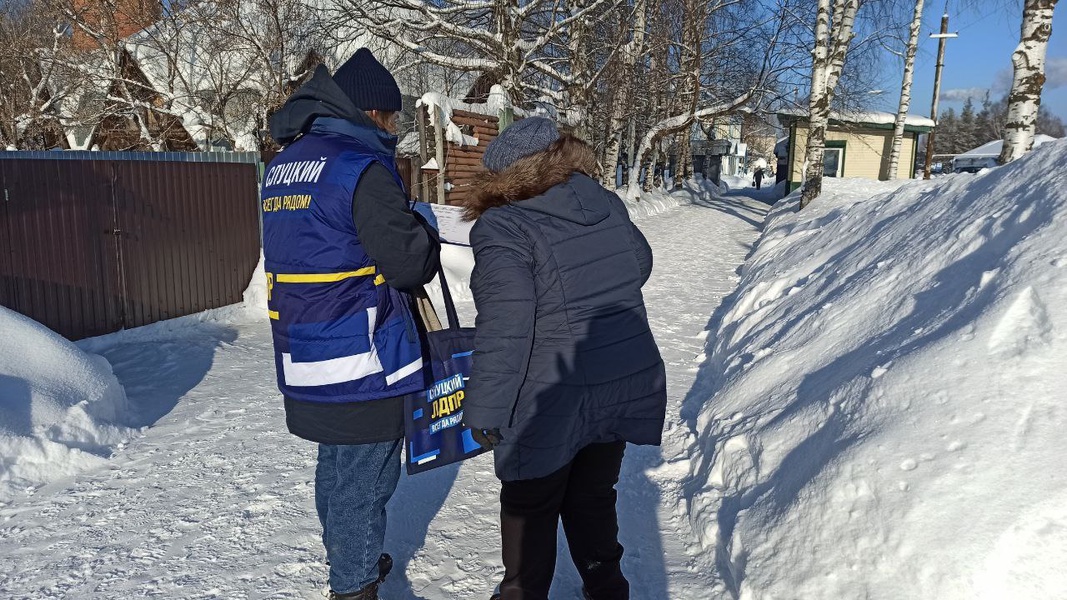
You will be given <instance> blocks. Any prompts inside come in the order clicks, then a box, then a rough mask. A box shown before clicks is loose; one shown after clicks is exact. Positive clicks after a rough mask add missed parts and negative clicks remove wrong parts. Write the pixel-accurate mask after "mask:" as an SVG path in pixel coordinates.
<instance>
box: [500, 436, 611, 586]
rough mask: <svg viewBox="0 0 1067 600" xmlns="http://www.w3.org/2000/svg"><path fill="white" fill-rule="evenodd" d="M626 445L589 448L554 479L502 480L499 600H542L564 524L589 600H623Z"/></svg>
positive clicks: (556, 474) (604, 445)
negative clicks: (621, 489)
mask: <svg viewBox="0 0 1067 600" xmlns="http://www.w3.org/2000/svg"><path fill="white" fill-rule="evenodd" d="M625 449H626V443H625V442H612V443H609V444H592V445H589V446H586V447H585V448H583V449H582V450H580V451H579V452H578V455H577V456H575V457H574V460H572V461H571V462H570V464H568V465H566V466H564V467H563V468H562V469H560V470H558V471H556V472H555V473H552V474H551V475H548V476H545V477H540V478H537V479H526V480H521V481H505V482H503V484H502V487H501V490H500V533H501V537H502V538H503V541H502V547H501V549H502V554H503V560H504V580H503V581H502V582H501V583H500V595H501V600H547V598H548V589H549V587H551V585H552V575H553V573H554V572H555V569H556V526H557V523H558V522H559V520H560V519H562V520H563V531H564V533H565V534H566V536H567V545H568V546H569V547H570V551H571V558H572V559H573V560H574V566H575V567H577V568H578V574H579V575H581V577H582V582H583V584H584V585H585V590H586V593H587V594H588V595H589V597H590V598H592V599H593V600H628V599H629V597H630V584H629V582H627V581H626V578H625V577H624V576H623V574H622V569H621V568H620V566H619V561H620V560H621V559H622V552H623V548H622V546H621V545H620V544H619V518H618V515H617V514H616V512H615V501H616V499H617V494H616V492H615V484H616V483H618V482H619V470H620V469H621V467H622V455H623V451H624V450H625Z"/></svg>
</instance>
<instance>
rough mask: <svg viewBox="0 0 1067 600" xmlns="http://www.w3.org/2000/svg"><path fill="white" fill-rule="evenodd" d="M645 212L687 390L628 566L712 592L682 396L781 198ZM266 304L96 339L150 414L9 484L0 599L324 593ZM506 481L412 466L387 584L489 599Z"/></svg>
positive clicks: (637, 511) (657, 463)
mask: <svg viewBox="0 0 1067 600" xmlns="http://www.w3.org/2000/svg"><path fill="white" fill-rule="evenodd" d="M689 202H695V203H694V204H689ZM630 209H631V213H632V214H634V215H635V218H636V219H637V222H638V223H639V225H640V226H641V227H642V229H643V230H644V231H645V233H646V235H647V236H648V238H649V240H650V242H651V244H652V246H653V249H654V251H655V256H656V267H655V272H654V274H653V277H652V279H651V280H650V282H649V283H648V285H647V286H646V288H645V293H646V298H647V301H648V304H649V314H650V319H651V321H652V324H653V328H654V330H655V332H656V335H657V339H658V340H659V342H660V344H661V346H662V348H663V355H664V358H665V359H666V360H667V362H668V374H669V376H670V381H671V384H670V385H671V387H670V393H671V403H672V404H671V417H670V419H669V423H670V424H669V428H670V429H669V431H668V433H667V436H666V444H665V446H664V447H663V448H662V449H660V448H631V449H630V450H629V452H628V456H627V459H626V463H625V465H624V473H623V477H622V479H623V482H622V485H621V497H622V500H621V502H620V513H621V519H622V523H623V525H622V529H623V532H622V539H623V543H624V544H625V546H626V547H627V554H626V559H625V568H626V570H627V571H628V572H629V573H630V574H631V575H632V578H633V584H634V590H635V591H634V597H635V598H668V597H669V598H682V599H685V598H690V599H694V600H695V599H699V598H706V590H707V589H708V586H709V585H711V584H712V583H713V581H714V579H713V574H712V573H711V572H710V571H709V568H708V567H709V565H708V564H707V563H706V562H704V557H705V553H703V552H702V550H701V548H700V547H699V546H697V545H694V544H693V543H692V541H693V540H694V539H695V537H694V536H693V534H692V532H691V531H690V530H689V522H688V520H687V519H686V516H685V513H684V506H685V502H684V490H683V489H682V488H681V483H682V480H683V478H684V475H685V474H686V468H685V464H686V463H685V462H684V458H685V454H686V448H687V444H688V436H687V428H686V427H685V426H684V424H683V423H682V421H681V418H680V417H679V415H678V411H679V408H680V405H681V401H682V399H683V398H684V397H685V394H686V391H687V390H688V389H689V388H690V387H691V385H692V382H693V377H694V375H695V372H696V366H697V364H698V362H699V360H700V357H699V356H698V355H699V354H700V352H701V349H702V347H703V339H704V337H703V331H704V329H705V326H706V324H707V318H708V315H710V314H711V312H712V311H713V310H714V308H715V306H716V304H717V303H718V301H719V299H720V298H722V297H723V296H725V295H726V294H728V293H729V292H730V291H731V290H732V289H733V287H734V284H735V283H736V275H735V271H736V269H737V267H738V266H739V265H740V264H741V262H742V261H743V259H744V257H745V256H746V255H747V254H748V252H749V250H750V247H751V244H752V242H753V241H754V240H755V238H756V235H757V227H758V225H759V223H760V222H761V221H762V220H763V217H764V214H765V213H766V210H767V206H766V205H764V204H761V203H758V202H754V201H751V200H747V199H744V198H718V199H711V198H709V197H708V196H707V193H706V190H704V189H702V188H701V187H700V186H691V187H688V188H686V189H685V190H682V191H680V192H678V193H676V194H674V195H673V197H667V196H665V195H663V194H661V193H656V194H654V195H653V196H651V197H646V198H645V199H644V200H642V201H641V202H640V203H637V204H636V205H634V204H631V206H630ZM464 252H467V254H468V256H469V251H465V250H464V249H461V248H455V247H451V248H449V249H448V250H447V258H446V262H447V263H448V271H449V275H450V276H452V279H454V280H456V281H453V288H454V291H455V292H457V294H456V295H457V296H458V297H459V298H460V307H459V308H460V312H461V317H462V318H463V319H464V320H465V321H468V322H469V321H471V320H472V319H473V305H472V303H471V302H470V300H469V293H466V294H464V288H465V282H463V281H462V278H463V277H464V274H465V271H466V270H468V269H469V263H468V262H466V261H467V260H469V259H468V258H467V256H465V255H464ZM253 281H254V282H258V281H262V274H259V275H257V276H256V277H255V278H254V279H253ZM261 307H262V285H259V284H257V285H253V286H251V287H250V289H249V293H248V297H247V298H246V302H245V304H244V305H237V306H234V307H229V308H226V309H221V310H218V311H210V312H209V313H205V314H202V315H196V316H193V317H187V318H184V319H176V320H174V321H168V322H164V323H158V324H155V325H151V326H148V327H144V328H139V329H135V330H130V331H126V332H122V333H119V334H115V335H111V336H105V337H103V338H97V339H94V340H88V341H85V342H79V344H78V346H79V347H80V348H81V349H82V350H83V351H85V352H87V353H98V354H100V355H102V356H104V357H106V358H107V361H108V362H110V364H111V365H112V366H113V368H114V372H115V375H116V376H117V378H118V380H119V381H120V382H121V383H122V385H123V386H124V388H125V393H126V397H127V398H128V401H129V403H130V411H131V414H137V415H139V419H140V422H139V423H138V426H139V427H141V429H140V430H134V431H133V432H132V433H133V435H132V436H131V439H130V440H129V441H128V442H127V443H126V444H125V445H121V446H119V445H115V446H113V447H112V448H111V450H112V452H111V453H101V454H103V457H101V458H99V459H98V461H99V462H98V463H96V464H91V465H78V466H79V467H80V468H81V469H82V472H81V473H79V474H77V475H76V476H73V477H72V476H70V475H69V474H68V472H67V471H59V470H58V469H57V471H56V472H53V473H50V474H46V475H48V476H47V477H43V478H41V479H40V480H39V481H37V483H36V485H30V484H27V485H26V486H25V487H28V488H31V489H30V490H29V491H24V492H20V493H18V494H15V495H13V496H12V497H9V498H7V499H6V500H3V501H0V502H2V503H0V520H2V523H0V545H2V547H3V548H4V552H3V553H0V597H3V598H13V599H14V598H73V597H77V598H142V597H155V596H161V597H177V598H268V597H269V598H307V599H312V598H321V592H322V586H323V584H324V581H325V576H326V567H325V565H324V564H323V557H322V549H321V544H320V542H319V538H318V523H317V519H316V517H315V514H314V505H313V502H312V489H313V464H314V455H315V448H314V445H312V444H310V443H308V442H304V441H301V440H299V439H297V438H295V437H293V436H291V435H289V434H288V433H287V432H286V431H285V423H284V415H283V411H282V407H281V400H280V398H279V396H278V393H277V390H276V388H275V387H274V373H273V361H272V358H271V356H272V354H271V341H270V333H269V326H268V325H267V323H266V319H265V318H264V314H265V309H263V308H261ZM67 346H69V347H70V349H72V350H74V351H77V349H76V348H74V347H73V346H71V345H70V344H67ZM87 353H83V354H82V355H81V356H82V358H83V359H84V360H86V361H90V362H92V361H96V359H93V358H92V355H91V354H87ZM96 362H99V361H96ZM101 364H102V363H101ZM3 369H4V367H2V366H0V371H3ZM44 370H56V371H63V368H62V367H59V366H45V367H44ZM4 372H6V371H4ZM34 372H35V371H34V369H33V368H30V369H28V370H26V371H24V372H20V373H21V375H19V376H20V377H23V378H25V379H27V380H32V379H33V377H34ZM84 394H85V391H84V390H72V391H70V392H69V394H68V395H69V396H71V397H78V396H81V395H84ZM97 425H98V426H99V427H101V428H106V427H108V425H107V423H106V422H105V421H104V420H99V421H97ZM7 458H8V456H7V455H5V460H6V459H7ZM11 458H16V457H11ZM679 459H683V462H679ZM498 486H499V484H498V483H497V481H496V479H495V477H494V476H493V473H492V464H491V459H490V457H488V456H483V457H478V458H477V459H474V460H471V461H468V462H467V463H464V464H463V465H457V466H452V467H446V468H442V469H438V470H436V471H431V472H429V473H425V474H421V475H418V476H415V477H412V478H407V477H406V476H405V477H404V478H403V479H402V481H401V484H400V487H399V489H398V492H397V494H396V496H395V498H394V500H393V502H392V504H391V516H390V519H391V520H390V525H389V531H388V542H387V545H388V547H387V550H388V551H389V552H391V553H392V554H393V556H394V559H395V561H396V568H395V569H394V574H393V575H391V576H390V578H389V580H388V581H387V582H386V584H385V586H384V588H383V591H382V595H383V597H385V598H388V599H389V600H414V599H419V598H424V599H427V600H430V599H445V598H483V597H488V592H489V591H491V590H492V588H493V585H494V584H495V583H496V582H497V580H498V579H499V577H500V574H501V568H500V557H499V541H498V535H499V534H498V529H497V515H498V504H497V498H496V495H497V493H498V489H499V487H498ZM560 552H561V556H562V557H563V558H562V559H561V561H560V569H559V571H560V572H559V575H558V579H557V585H556V587H555V589H554V592H553V598H554V599H558V600H563V599H568V600H569V599H571V598H574V597H575V596H576V595H577V594H578V590H579V588H580V582H579V581H578V578H577V575H576V574H575V573H574V572H573V569H572V568H570V567H569V566H568V565H567V563H566V558H565V556H566V546H565V545H563V544H562V537H561V546H560ZM694 553H695V554H694Z"/></svg>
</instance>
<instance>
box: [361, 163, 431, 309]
mask: <svg viewBox="0 0 1067 600" xmlns="http://www.w3.org/2000/svg"><path fill="white" fill-rule="evenodd" d="M352 220H353V222H354V223H355V225H356V233H357V234H358V235H359V240H360V243H361V244H363V249H364V250H365V251H366V252H367V256H369V257H370V258H371V260H373V261H374V264H375V265H377V267H378V271H379V272H380V273H381V274H382V276H383V277H385V282H386V283H387V284H389V285H390V286H392V287H393V288H396V289H400V290H410V289H413V288H416V287H418V286H420V285H424V284H427V283H429V282H430V280H432V279H433V278H434V275H436V274H437V266H438V264H440V260H441V258H440V247H439V246H438V244H437V242H436V241H435V240H434V239H433V236H431V235H430V233H429V232H428V231H427V230H426V228H425V227H424V226H423V225H422V224H420V223H419V222H418V221H417V220H416V219H415V215H414V214H412V212H411V209H410V208H408V199H407V198H406V197H404V191H403V190H402V189H401V188H400V186H399V185H397V183H396V180H395V179H393V175H392V174H391V173H389V171H388V170H387V169H386V168H385V167H384V166H382V165H380V164H378V163H374V164H372V165H371V166H369V167H367V170H366V171H364V172H363V176H362V177H360V179H359V183H358V184H356V192H355V194H354V195H353V198H352Z"/></svg>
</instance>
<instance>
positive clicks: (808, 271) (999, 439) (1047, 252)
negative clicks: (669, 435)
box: [685, 142, 1067, 600]
mask: <svg viewBox="0 0 1067 600" xmlns="http://www.w3.org/2000/svg"><path fill="white" fill-rule="evenodd" d="M1065 161H1067V142H1056V143H1050V144H1047V145H1045V146H1043V147H1041V148H1039V149H1037V150H1035V151H1034V152H1033V153H1031V154H1030V155H1028V156H1026V157H1025V158H1023V159H1021V160H1019V161H1017V162H1014V163H1011V164H1009V165H1007V166H1005V167H1001V168H998V169H994V170H989V171H986V172H983V173H980V174H978V175H968V174H961V175H954V176H950V177H945V178H941V179H939V180H938V181H936V182H904V181H898V182H884V183H880V182H868V181H862V180H844V181H839V180H830V179H827V180H825V183H824V184H825V185H826V186H827V188H826V191H827V193H826V194H825V195H824V196H823V197H821V198H819V199H818V200H816V201H815V202H814V203H813V204H812V205H811V206H810V207H809V209H806V210H805V211H803V212H801V213H797V212H796V211H795V209H796V202H797V197H796V196H792V197H790V198H789V199H788V200H786V201H783V202H780V203H779V204H778V205H777V206H776V207H775V209H774V211H773V212H772V214H771V215H770V216H769V218H768V220H767V224H766V230H765V232H764V234H763V236H762V238H761V239H760V241H759V243H758V245H757V247H756V251H755V254H754V255H753V257H752V258H751V260H750V261H749V262H748V263H747V264H746V265H745V267H744V270H743V272H742V278H741V282H740V284H739V287H738V289H737V291H736V292H735V293H734V294H733V295H732V296H731V297H730V298H729V299H727V300H726V301H725V302H724V303H723V304H722V306H721V307H720V309H719V311H717V313H716V315H715V318H714V319H713V324H712V333H711V337H710V342H709V347H708V350H709V357H708V361H707V362H706V363H704V365H702V366H701V374H700V375H699V376H698V377H697V385H696V386H694V388H693V390H692V391H691V392H690V395H689V398H688V400H687V403H686V408H685V413H686V414H687V415H688V416H695V423H694V428H695V431H696V433H697V435H698V439H697V442H696V443H695V444H694V445H693V452H692V459H693V460H692V465H691V474H690V481H689V482H688V487H689V489H690V492H691V496H690V503H689V512H690V518H691V520H692V522H693V524H694V529H695V530H696V532H697V533H698V535H699V536H700V539H701V543H702V544H703V546H704V547H705V548H706V549H707V551H708V552H710V553H714V554H715V555H716V557H717V563H718V567H719V571H720V573H721V576H722V581H721V583H720V586H719V589H720V590H722V591H723V592H724V596H725V597H740V598H745V599H752V600H755V599H758V598H870V599H882V598H885V599H890V598H893V599H896V598H938V599H955V598H960V599H963V598H983V599H984V598H988V599H993V598H1001V599H1005V600H1007V599H1015V598H1020V599H1021V598H1043V599H1049V598H1060V599H1062V598H1067V572H1065V571H1064V569H1063V565H1065V564H1067V473H1065V472H1064V467H1065V466H1067V450H1065V449H1064V446H1063V442H1062V438H1060V437H1059V436H1060V435H1062V432H1063V430H1064V428H1065V427H1067V407H1065V406H1064V404H1063V401H1064V399H1065V398H1067V368H1065V367H1067V246H1065V245H1064V239H1065V237H1067V195H1065V194H1064V192H1063V190H1064V189H1067V173H1065V172H1064V171H1063V169H1062V165H1063V164H1064V162H1065Z"/></svg>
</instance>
